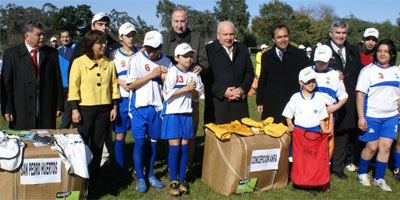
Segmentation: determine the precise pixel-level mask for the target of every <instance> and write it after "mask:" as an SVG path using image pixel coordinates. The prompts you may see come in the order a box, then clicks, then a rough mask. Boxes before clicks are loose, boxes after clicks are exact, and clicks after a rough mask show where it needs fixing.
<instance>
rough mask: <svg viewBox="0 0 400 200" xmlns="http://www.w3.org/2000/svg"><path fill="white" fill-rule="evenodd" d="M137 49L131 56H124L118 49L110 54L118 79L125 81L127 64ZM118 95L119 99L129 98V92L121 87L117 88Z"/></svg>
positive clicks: (136, 50)
mask: <svg viewBox="0 0 400 200" xmlns="http://www.w3.org/2000/svg"><path fill="white" fill-rule="evenodd" d="M138 50H139V49H137V48H136V49H135V51H134V52H133V53H132V54H129V55H128V54H126V53H124V52H122V51H121V48H118V49H116V50H114V51H112V52H111V55H110V57H111V59H113V61H114V65H115V69H116V71H117V75H118V79H121V80H124V81H126V79H127V74H128V63H129V60H130V59H131V57H132V56H133V55H134V54H135V53H136V52H138ZM119 93H121V97H129V91H126V90H125V89H124V88H123V87H122V86H119Z"/></svg>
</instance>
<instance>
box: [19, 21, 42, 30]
mask: <svg viewBox="0 0 400 200" xmlns="http://www.w3.org/2000/svg"><path fill="white" fill-rule="evenodd" d="M33 28H38V29H41V30H42V29H43V25H42V24H41V23H40V22H36V21H30V22H28V23H27V24H25V26H24V29H23V31H24V33H29V32H32V30H33Z"/></svg>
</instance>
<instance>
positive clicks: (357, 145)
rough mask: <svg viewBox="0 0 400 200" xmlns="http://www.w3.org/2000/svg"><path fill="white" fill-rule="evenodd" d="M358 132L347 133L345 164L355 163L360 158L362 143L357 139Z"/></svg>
mask: <svg viewBox="0 0 400 200" xmlns="http://www.w3.org/2000/svg"><path fill="white" fill-rule="evenodd" d="M357 131H358V132H356V133H353V134H350V135H349V147H348V150H347V155H346V160H345V164H346V165H347V164H357V163H358V161H359V159H360V154H361V150H362V148H361V147H362V143H361V142H360V141H359V140H358V135H359V134H358V133H359V131H360V130H357Z"/></svg>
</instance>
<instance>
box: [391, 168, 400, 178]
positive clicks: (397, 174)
mask: <svg viewBox="0 0 400 200" xmlns="http://www.w3.org/2000/svg"><path fill="white" fill-rule="evenodd" d="M393 173H394V174H393V176H394V179H396V180H397V181H400V168H396V169H395V170H394V171H393Z"/></svg>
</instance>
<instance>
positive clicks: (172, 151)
mask: <svg viewBox="0 0 400 200" xmlns="http://www.w3.org/2000/svg"><path fill="white" fill-rule="evenodd" d="M180 149H181V146H171V145H169V153H168V166H169V173H170V181H176V176H177V174H178V160H179V151H180Z"/></svg>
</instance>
